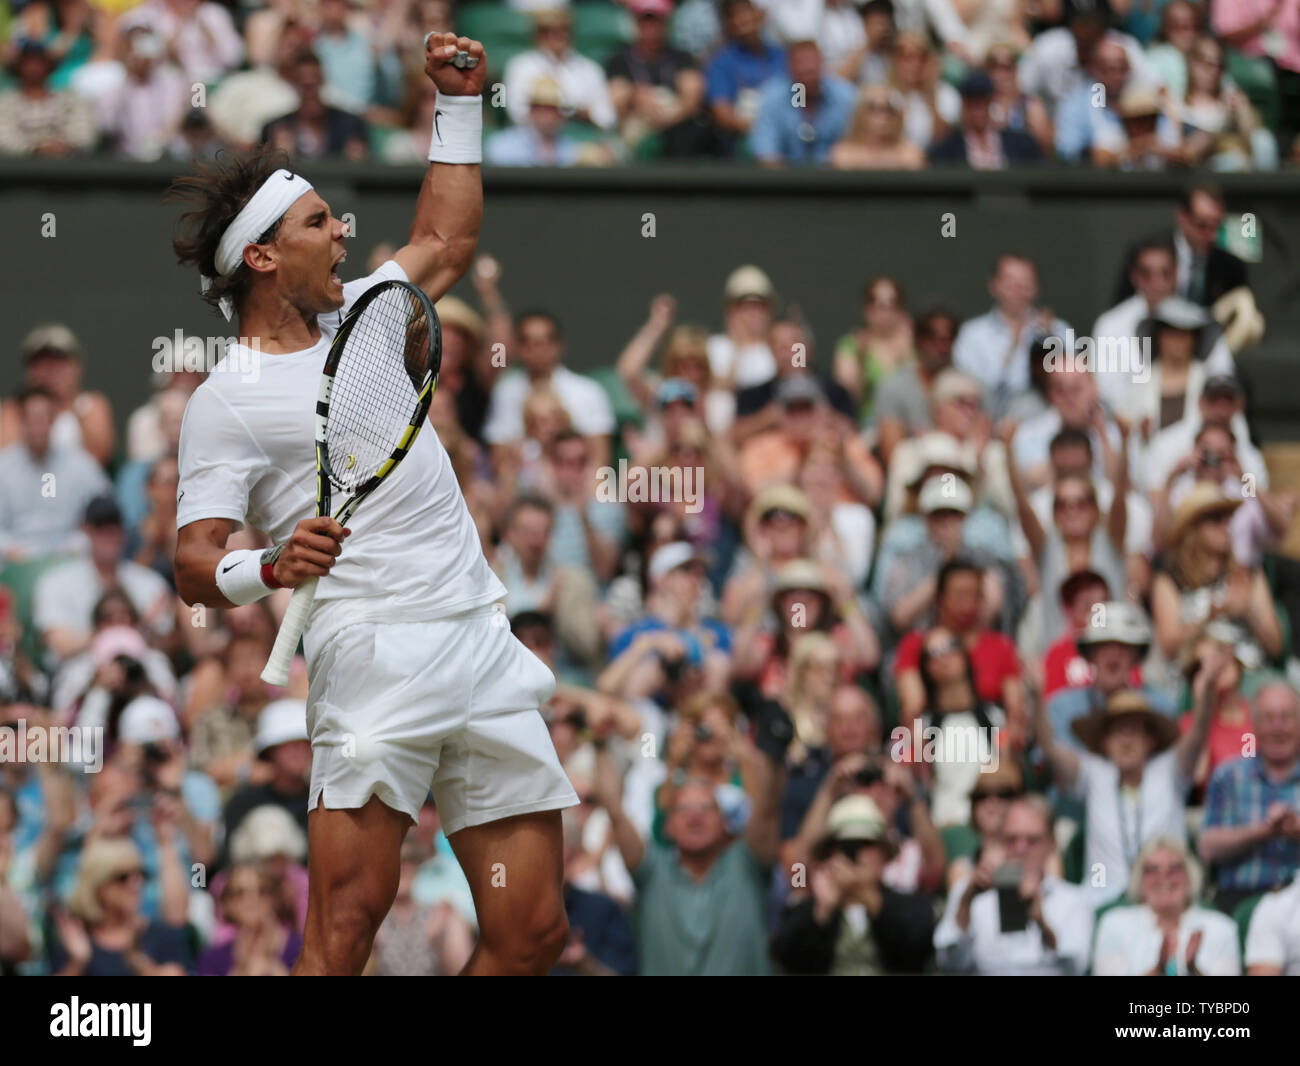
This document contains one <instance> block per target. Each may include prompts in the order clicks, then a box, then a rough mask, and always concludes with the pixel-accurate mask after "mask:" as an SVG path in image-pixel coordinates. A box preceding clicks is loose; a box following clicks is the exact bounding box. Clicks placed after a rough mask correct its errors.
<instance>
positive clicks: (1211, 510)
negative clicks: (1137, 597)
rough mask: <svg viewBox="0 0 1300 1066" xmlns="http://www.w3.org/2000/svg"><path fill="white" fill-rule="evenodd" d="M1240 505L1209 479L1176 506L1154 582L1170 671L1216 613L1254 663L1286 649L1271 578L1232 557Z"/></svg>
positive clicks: (1154, 606) (1159, 632) (1154, 604)
mask: <svg viewBox="0 0 1300 1066" xmlns="http://www.w3.org/2000/svg"><path fill="white" fill-rule="evenodd" d="M1240 506H1241V500H1240V499H1235V500H1234V499H1230V498H1229V497H1227V496H1225V495H1224V493H1223V489H1221V488H1220V487H1219V486H1218V485H1216V484H1214V483H1213V482H1203V483H1201V484H1198V485H1197V486H1196V487H1195V488H1193V489H1192V490H1191V491H1190V492H1189V493H1188V494H1187V496H1186V497H1184V499H1183V502H1182V503H1180V504H1179V505H1178V509H1177V510H1176V511H1175V512H1174V517H1173V521H1172V522H1171V524H1170V527H1169V549H1168V553H1167V561H1166V563H1165V565H1164V566H1163V567H1162V568H1159V569H1157V571H1156V574H1155V577H1154V578H1153V580H1152V584H1151V614H1152V617H1153V619H1154V621H1155V627H1156V646H1157V648H1158V649H1159V651H1160V653H1161V655H1162V656H1163V657H1164V659H1165V660H1166V662H1167V663H1169V664H1170V666H1169V668H1168V669H1170V670H1172V669H1174V668H1173V664H1174V663H1176V662H1177V661H1178V657H1179V655H1180V654H1181V653H1182V650H1183V648H1184V647H1186V646H1187V643H1188V642H1189V641H1190V640H1192V639H1193V638H1194V637H1195V636H1196V634H1197V633H1198V632H1199V631H1200V627H1201V626H1202V625H1204V624H1205V623H1206V622H1208V621H1209V620H1210V619H1212V618H1222V619H1224V620H1225V621H1226V622H1228V623H1230V624H1231V625H1232V626H1233V628H1234V629H1235V631H1236V634H1237V640H1236V643H1238V644H1241V645H1244V646H1246V647H1245V649H1244V650H1243V654H1244V655H1247V656H1249V657H1250V660H1251V666H1252V667H1253V668H1258V667H1261V666H1263V665H1264V664H1265V662H1266V661H1267V660H1270V659H1275V658H1277V657H1278V656H1280V655H1281V654H1282V630H1281V627H1280V625H1279V623H1278V618H1277V612H1276V610H1275V609H1274V606H1273V596H1272V594H1271V593H1270V592H1269V588H1268V581H1267V580H1266V579H1265V577H1264V574H1263V572H1262V571H1260V570H1259V569H1258V568H1255V569H1252V568H1249V567H1245V566H1242V565H1240V564H1238V563H1237V562H1236V561H1235V560H1234V559H1233V557H1232V539H1231V534H1230V532H1229V525H1228V523H1229V521H1230V519H1231V517H1232V514H1233V512H1234V511H1235V510H1236V509H1237V508H1238V507H1240ZM1153 674H1154V671H1153ZM1155 676H1159V675H1155ZM1165 676H1166V678H1169V680H1166V681H1165V684H1166V685H1167V686H1169V687H1172V684H1173V681H1172V678H1170V675H1169V674H1168V673H1167V674H1166V675H1165Z"/></svg>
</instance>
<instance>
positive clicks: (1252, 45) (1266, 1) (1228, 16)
mask: <svg viewBox="0 0 1300 1066" xmlns="http://www.w3.org/2000/svg"><path fill="white" fill-rule="evenodd" d="M1272 7H1273V2H1272V0H1213V3H1212V5H1211V8H1210V20H1211V23H1212V24H1213V26H1214V32H1215V34H1216V35H1217V36H1219V37H1222V36H1224V35H1225V34H1229V33H1234V32H1236V31H1237V30H1239V29H1241V28H1242V27H1243V26H1249V25H1250V24H1251V23H1252V22H1257V21H1259V20H1260V19H1262V18H1264V17H1265V16H1267V15H1268V14H1269V12H1270V11H1271V10H1272ZM1237 47H1238V49H1239V50H1240V51H1242V52H1244V53H1245V54H1246V55H1248V56H1271V57H1272V58H1273V59H1274V60H1276V61H1277V64H1278V66H1280V67H1284V68H1285V69H1287V70H1294V71H1297V72H1300V0H1282V4H1281V6H1280V7H1279V8H1278V11H1277V15H1276V16H1274V17H1273V19H1272V22H1271V23H1270V24H1269V25H1268V26H1266V27H1265V29H1264V31H1263V32H1262V33H1257V34H1255V36H1254V37H1251V38H1250V39H1249V40H1247V41H1246V42H1245V43H1244V44H1240V45H1238V46H1237Z"/></svg>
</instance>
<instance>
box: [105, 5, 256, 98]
mask: <svg viewBox="0 0 1300 1066" xmlns="http://www.w3.org/2000/svg"><path fill="white" fill-rule="evenodd" d="M120 25H121V28H122V30H123V32H126V31H128V30H130V29H131V27H132V26H149V27H151V28H152V29H153V31H154V32H155V33H157V34H158V36H159V37H161V38H162V40H163V43H164V44H165V45H166V48H167V58H168V59H169V60H170V61H171V62H172V63H174V64H175V65H176V66H177V67H179V68H180V70H181V73H182V74H184V75H185V78H186V80H188V81H189V82H191V83H194V84H200V83H211V82H216V81H218V80H220V78H221V76H222V75H223V74H227V73H229V72H230V71H232V70H235V69H236V68H237V67H238V66H239V64H240V63H241V62H242V61H243V58H244V42H243V41H242V40H241V39H240V36H239V33H238V31H237V30H236V29H235V24H234V20H233V19H232V18H231V15H230V12H229V11H228V10H227V9H226V8H225V7H223V6H222V5H221V4H218V3H214V2H212V0H144V3H141V4H139V5H138V6H136V7H134V8H132V9H131V10H130V11H129V12H128V13H127V14H126V15H124V16H123V17H122V21H121V23H120Z"/></svg>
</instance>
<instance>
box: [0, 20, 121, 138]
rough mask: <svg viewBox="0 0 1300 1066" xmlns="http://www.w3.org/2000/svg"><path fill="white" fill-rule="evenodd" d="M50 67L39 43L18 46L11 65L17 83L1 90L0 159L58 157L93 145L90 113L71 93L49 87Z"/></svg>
mask: <svg viewBox="0 0 1300 1066" xmlns="http://www.w3.org/2000/svg"><path fill="white" fill-rule="evenodd" d="M53 69H54V60H53V57H52V56H51V55H50V53H49V50H48V49H47V48H46V47H45V44H44V43H43V42H41V41H37V40H32V39H30V38H27V39H24V40H22V41H20V42H19V43H18V47H17V50H16V53H15V56H14V59H13V61H12V63H11V64H10V70H11V71H12V72H13V76H14V78H15V79H16V81H17V85H16V87H15V88H12V89H6V90H4V91H3V92H0V155H11V156H38V157H54V158H58V157H63V156H71V155H76V154H77V153H79V152H87V151H89V150H90V149H91V148H92V147H94V144H95V141H96V140H97V138H98V131H97V130H96V128H95V114H94V111H93V109H92V108H91V106H90V105H89V104H88V103H86V101H84V100H82V99H81V97H79V96H77V95H76V93H74V92H72V91H71V90H70V89H53V88H51V87H50V85H49V77H50V73H51V71H52V70H53Z"/></svg>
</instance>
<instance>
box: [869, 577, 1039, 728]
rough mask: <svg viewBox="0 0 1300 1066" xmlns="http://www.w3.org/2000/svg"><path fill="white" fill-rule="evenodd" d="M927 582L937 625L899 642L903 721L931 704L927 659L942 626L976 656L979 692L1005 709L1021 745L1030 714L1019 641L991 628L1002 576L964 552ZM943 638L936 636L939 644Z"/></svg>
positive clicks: (976, 695)
mask: <svg viewBox="0 0 1300 1066" xmlns="http://www.w3.org/2000/svg"><path fill="white" fill-rule="evenodd" d="M927 582H932V583H933V586H934V591H933V597H934V605H935V606H934V628H932V629H929V630H928V631H927V630H925V629H920V628H918V629H913V630H912V631H911V632H910V633H908V634H907V636H905V637H904V638H903V639H902V641H901V642H900V643H899V645H898V655H897V657H896V658H895V659H894V675H895V679H896V682H897V686H898V688H897V693H898V717H899V722H900V724H901V725H903V726H905V727H907V728H911V725H912V722H913V721H914V720H915V719H917V718H920V717H921V716H922V715H923V714H924V713H925V710H926V708H927V706H928V705H929V702H930V699H931V696H932V693H931V686H930V685H929V684H928V683H927V681H926V679H925V677H924V676H923V674H922V670H921V667H922V660H923V659H924V658H925V657H926V651H925V649H926V648H927V647H928V646H929V645H930V644H931V643H932V638H933V635H934V633H935V632H936V630H942V631H944V632H945V633H947V634H949V635H951V636H952V637H953V639H955V640H956V641H957V643H958V644H959V645H960V647H961V649H962V650H963V651H964V653H965V654H966V656H967V657H968V659H969V660H970V667H971V680H972V681H973V683H974V686H975V691H974V693H973V697H974V698H976V699H978V700H979V701H980V702H981V703H985V704H996V705H997V706H999V707H1001V708H1003V709H1004V710H1005V712H1006V715H1007V721H1008V724H1009V725H1010V726H1011V727H1012V733H1013V737H1014V739H1013V741H1012V743H1013V746H1014V747H1016V748H1017V749H1018V748H1020V747H1021V746H1023V744H1024V741H1025V729H1026V726H1027V725H1028V720H1027V712H1026V708H1025V690H1024V685H1023V683H1022V681H1021V679H1020V663H1019V660H1018V659H1017V656H1016V647H1015V645H1014V644H1013V643H1012V642H1011V640H1010V638H1009V637H1007V636H1005V635H1004V634H1002V633H998V632H996V631H994V630H992V629H990V628H988V621H989V619H990V612H989V601H990V599H994V600H996V599H997V598H998V597H999V590H998V588H997V582H996V578H995V577H994V575H993V574H992V573H991V572H990V571H989V570H988V569H986V568H983V567H981V566H980V565H979V564H978V563H977V562H975V561H974V560H973V559H972V558H971V557H970V556H964V555H958V556H956V557H954V558H953V559H950V560H949V561H947V562H945V563H944V564H943V565H942V566H941V567H940V568H939V571H938V573H937V574H936V575H935V576H934V577H932V578H928V579H927ZM942 643H943V642H942V641H937V640H936V646H937V645H938V644H942ZM933 709H934V708H931V710H933Z"/></svg>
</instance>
